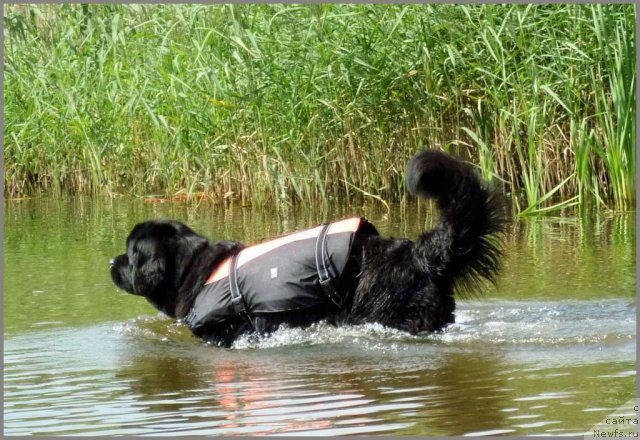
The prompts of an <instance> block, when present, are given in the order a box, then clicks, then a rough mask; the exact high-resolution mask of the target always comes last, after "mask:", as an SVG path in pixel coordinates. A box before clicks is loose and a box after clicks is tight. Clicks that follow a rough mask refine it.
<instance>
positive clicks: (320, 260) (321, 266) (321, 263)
mask: <svg viewBox="0 0 640 440" xmlns="http://www.w3.org/2000/svg"><path fill="white" fill-rule="evenodd" d="M329 226H331V225H330V224H329V223H325V224H324V225H323V226H322V230H321V231H320V234H319V235H318V239H317V240H316V269H317V271H318V278H319V282H320V287H321V288H322V291H323V292H324V294H325V295H326V296H327V297H328V298H329V299H330V300H331V302H332V303H334V304H335V305H336V306H337V307H338V308H342V305H343V304H342V303H343V299H342V298H341V297H340V295H338V293H337V291H336V290H337V289H336V286H335V284H334V283H333V279H332V278H331V273H330V272H329V267H332V262H331V260H330V259H329V258H328V255H326V254H327V233H328V232H329ZM325 255H326V256H327V258H325Z"/></svg>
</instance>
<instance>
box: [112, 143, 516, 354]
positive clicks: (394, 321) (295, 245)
mask: <svg viewBox="0 0 640 440" xmlns="http://www.w3.org/2000/svg"><path fill="white" fill-rule="evenodd" d="M406 179H407V186H408V189H409V191H410V192H412V193H413V194H416V195H418V196H422V197H424V198H432V199H434V200H435V202H436V203H437V206H438V208H439V211H440V221H439V223H438V225H437V226H436V227H434V228H432V229H430V230H428V231H426V232H424V233H422V234H421V235H420V236H419V237H418V238H417V239H416V240H415V241H411V240H408V239H402V238H385V237H381V236H380V235H378V232H377V231H376V229H375V227H374V226H373V225H372V224H370V223H368V222H367V221H366V220H365V219H364V218H351V219H346V220H341V221H337V222H334V223H331V224H326V225H320V226H317V227H315V228H312V229H308V230H304V231H299V232H296V233H292V234H289V235H284V236H282V237H278V238H276V239H274V240H271V241H267V242H264V243H261V244H258V245H255V246H250V247H247V246H245V245H244V244H242V243H240V242H237V241H226V240H225V241H218V242H211V241H209V240H208V239H207V238H205V237H203V236H201V235H199V234H197V233H196V232H194V231H193V230H191V229H190V228H189V227H187V226H186V225H184V224H182V223H180V222H177V221H173V220H150V221H146V222H143V223H139V224H138V225H136V226H135V227H134V228H133V230H132V231H131V233H130V234H129V237H128V238H127V252H126V253H125V254H122V255H120V256H118V257H116V258H114V259H112V260H111V278H112V280H113V282H114V283H115V285H116V286H117V287H119V288H120V289H123V290H125V291H127V292H129V293H131V294H133V295H139V296H143V297H145V298H146V299H147V300H148V301H149V302H150V303H151V304H153V305H154V306H155V307H156V308H157V309H158V310H160V311H162V312H163V313H165V314H166V315H168V316H171V317H173V318H176V319H178V320H180V321H182V322H184V323H185V324H186V325H187V326H188V327H189V328H190V330H191V331H192V332H193V333H194V334H195V335H197V336H199V337H201V338H202V339H204V340H205V341H207V342H209V343H212V344H216V345H220V346H225V347H228V346H230V345H231V344H233V342H234V341H235V340H236V339H237V338H238V337H239V336H241V335H243V334H250V333H254V334H258V335H260V334H268V333H270V332H273V331H274V330H276V329H277V328H278V326H280V325H281V324H286V325H289V326H306V325H310V324H312V323H314V322H317V321H321V320H324V321H327V322H329V323H333V324H336V325H339V324H362V323H380V324H383V325H385V326H388V327H393V328H396V329H400V330H403V331H406V332H409V333H411V334H417V333H420V332H425V331H427V332H432V331H437V330H440V329H442V328H444V327H445V326H447V325H448V324H450V323H453V322H454V311H455V300H454V291H457V292H460V291H466V292H468V291H472V292H473V291H475V290H476V289H477V288H478V287H479V283H478V282H480V281H481V280H482V279H484V280H488V281H491V282H494V281H495V277H496V274H497V272H498V271H499V269H500V260H501V257H502V249H501V237H502V232H503V228H504V218H503V211H502V206H501V203H500V202H499V200H500V199H499V197H498V195H497V194H496V192H495V191H494V190H492V189H491V188H489V186H488V185H487V184H486V183H485V182H484V181H482V179H481V178H480V177H479V176H478V174H477V173H476V172H475V170H474V169H473V168H472V166H471V165H469V164H467V163H465V162H462V161H461V160H459V159H456V158H454V157H452V156H449V155H447V154H445V153H442V152H439V151H435V150H425V151H423V152H422V153H420V154H418V155H416V156H414V157H413V158H412V159H411V160H410V161H409V163H408V166H407V175H406Z"/></svg>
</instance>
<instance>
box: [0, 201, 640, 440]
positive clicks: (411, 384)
mask: <svg viewBox="0 0 640 440" xmlns="http://www.w3.org/2000/svg"><path fill="white" fill-rule="evenodd" d="M359 214H364V215H365V216H366V217H367V218H368V219H369V220H370V221H372V222H373V223H374V224H375V225H376V226H377V227H378V229H379V231H380V232H381V233H383V234H385V235H393V236H406V237H409V238H414V237H415V236H416V235H417V234H418V232H419V231H421V230H423V229H424V228H426V227H428V226H429V224H430V222H431V214H432V213H431V212H430V211H429V209H428V205H427V204H422V203H421V204H417V205H411V204H409V205H397V206H392V209H391V211H390V212H389V213H386V211H385V210H380V209H379V207H377V206H363V207H351V208H348V209H344V208H343V209H331V210H329V211H328V212H324V213H322V212H314V211H300V210H290V209H289V210H288V209H286V208H280V209H271V210H258V209H255V208H254V209H252V208H242V207H227V208H224V207H222V206H217V207H216V206H208V205H200V206H194V205H184V204H177V203H174V204H171V203H166V204H145V203H143V202H142V201H141V200H126V199H114V200H101V199H85V198H70V199H49V198H34V199H26V200H16V201H7V202H5V219H4V221H5V227H4V433H5V434H7V435H30V434H34V435H120V434H126V435H170V436H176V435H197V434H207V435H214V434H221V435H251V434H299V435H312V434H313V435H328V436H336V435H345V434H367V435H375V434H385V435H429V436H440V435H483V434H494V435H495V434H508V435H521V434H551V435H560V434H581V433H589V432H590V430H591V431H592V429H593V426H594V425H596V424H597V423H599V422H600V421H602V420H603V419H604V418H605V417H607V415H609V414H610V413H612V412H614V411H615V410H616V409H617V408H619V407H620V406H621V405H623V404H625V403H626V402H628V401H629V400H630V399H632V398H634V397H635V395H636V275H635V269H636V266H635V241H636V233H635V214H634V213H626V214H624V213H622V214H605V213H592V214H589V215H582V216H581V215H579V214H577V213H575V216H571V215H565V216H563V217H544V218H539V219H534V220H528V221H519V222H514V223H513V224H511V225H510V227H509V234H508V237H507V259H506V264H505V270H504V273H503V274H502V276H501V277H500V281H499V284H498V286H497V287H490V288H488V290H487V292H486V293H485V294H484V295H483V296H482V297H481V298H474V299H473V300H459V301H458V311H457V313H456V320H457V322H456V323H455V324H454V325H452V326H450V327H449V328H448V329H447V330H446V331H444V332H443V333H441V334H435V335H429V336H419V337H414V336H410V335H407V334H404V333H401V332H398V331H395V330H390V329H386V328H383V327H380V326H376V325H369V326H360V327H343V328H333V327H330V326H327V325H323V324H318V325H315V326H313V327H312V328H309V329H305V330H300V329H282V330H279V331H278V332H276V333H275V334H274V335H272V336H270V337H268V338H265V339H263V340H260V341H253V340H240V341H239V342H238V343H236V345H235V346H234V347H233V348H232V349H222V348H217V347H212V346H208V345H206V344H203V343H201V342H200V341H199V340H197V339H195V338H194V337H192V336H191V335H190V333H189V332H188V331H187V330H186V329H185V328H184V327H183V326H181V325H179V324H176V323H174V322H173V321H172V320H170V319H168V318H166V317H164V316H161V315H159V314H158V313H157V312H156V311H155V310H154V309H153V308H152V307H151V306H150V305H148V304H147V303H146V302H145V301H144V300H142V299H141V298H137V297H134V296H131V295H127V294H125V293H122V292H120V291H118V290H116V288H115V287H114V286H113V285H112V284H111V281H110V279H109V270H108V269H109V264H108V262H109V259H110V258H111V257H113V256H115V255H117V254H119V253H121V252H122V251H123V250H124V241H125V238H126V235H127V233H128V231H129V230H130V228H131V227H132V226H133V225H134V224H135V223H137V222H138V221H141V220H145V219H148V218H154V217H171V218H176V219H178V220H182V221H185V222H187V223H188V224H190V225H191V226H192V227H193V228H194V229H196V230H197V231H199V232H201V233H203V234H204V235H207V236H208V237H211V238H214V239H221V238H230V239H237V240H243V241H245V242H248V243H251V242H256V241H259V240H261V239H263V238H268V237H273V236H275V235H278V234H281V233H284V232H289V231H292V230H295V229H298V228H304V227H308V226H312V225H315V224H317V223H320V222H323V221H326V220H331V219H338V218H341V217H346V216H349V215H359Z"/></svg>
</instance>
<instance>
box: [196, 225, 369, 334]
mask: <svg viewBox="0 0 640 440" xmlns="http://www.w3.org/2000/svg"><path fill="white" fill-rule="evenodd" d="M359 230H362V231H363V232H364V233H368V234H372V235H377V234H378V232H377V231H376V229H375V227H374V226H373V225H372V224H371V223H369V222H368V221H367V220H366V219H364V218H350V219H346V220H342V221H338V222H335V223H330V224H324V225H320V226H317V227H315V228H312V229H307V230H304V231H300V232H296V233H292V234H289V235H285V236H282V237H279V238H276V239H274V240H271V241H267V242H264V243H261V244H258V245H255V246H251V247H248V248H244V249H243V250H241V251H240V252H239V253H238V254H236V255H234V256H233V257H230V258H228V259H226V260H225V261H223V262H222V263H221V264H220V265H218V266H217V267H216V269H215V270H214V271H213V272H212V273H211V275H210V276H209V278H208V279H207V281H206V283H205V285H204V288H203V289H202V291H201V292H200V293H199V294H198V296H197V297H196V299H195V301H194V305H193V307H192V308H191V310H190V312H189V313H188V314H187V316H186V317H185V319H184V322H185V323H186V324H187V325H188V326H189V328H190V329H191V330H193V331H194V333H196V334H197V333H198V332H199V330H204V329H206V327H208V326H210V325H212V324H217V323H221V322H223V321H226V320H228V319H231V318H235V317H237V316H238V315H240V316H243V317H244V318H245V319H247V321H248V322H249V323H250V324H251V326H252V327H253V324H252V320H251V315H260V314H267V313H278V312H288V311H296V310H305V309H310V308H312V307H316V306H319V305H323V304H327V302H328V301H331V302H333V303H334V304H335V305H336V306H337V307H341V306H342V304H343V302H344V300H345V298H343V297H342V296H341V295H340V293H338V292H336V290H335V287H334V281H335V280H337V279H338V278H339V277H340V275H341V274H342V272H343V270H344V268H345V266H346V264H347V261H348V259H349V255H350V253H351V247H352V245H353V241H354V238H355V234H356V232H358V231H359Z"/></svg>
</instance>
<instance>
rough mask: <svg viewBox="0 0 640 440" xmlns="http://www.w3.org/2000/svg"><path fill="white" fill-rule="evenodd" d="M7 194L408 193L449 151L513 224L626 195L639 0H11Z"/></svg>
mask: <svg viewBox="0 0 640 440" xmlns="http://www.w3.org/2000/svg"><path fill="white" fill-rule="evenodd" d="M4 13H5V14H4V24H5V31H4V32H5V43H4V44H5V48H4V49H5V60H4V67H5V89H4V104H5V129H4V145H5V147H4V158H5V176H4V179H5V194H6V195H8V196H19V195H24V194H30V193H32V192H34V191H36V190H38V189H40V188H44V189H54V190H56V191H74V192H85V193H86V192H108V193H111V194H119V193H133V194H138V195H142V194H146V195H149V194H157V195H160V196H169V195H176V194H178V195H180V194H183V195H184V194H186V195H190V196H195V195H198V196H200V195H202V194H204V195H206V196H207V197H209V198H212V199H214V200H239V201H241V202H242V203H247V204H248V203H258V204H269V203H276V204H292V203H306V204H310V203H322V204H327V203H328V201H329V200H330V199H331V198H332V197H344V198H345V199H346V200H347V201H350V200H351V198H358V199H360V198H372V199H377V200H379V201H380V202H381V203H384V202H385V200H394V199H401V198H403V197H404V194H405V190H404V177H403V175H404V167H405V164H406V161H407V159H408V158H409V157H410V156H411V155H412V154H414V153H415V152H417V151H418V150H420V149H421V148H425V147H440V148H443V149H445V150H447V151H451V152H454V153H457V154H460V155H461V156H463V157H465V158H467V159H468V160H470V161H473V162H474V163H477V164H478V165H479V169H480V171H481V172H482V174H483V175H484V176H485V177H486V178H489V179H493V180H496V181H498V182H502V184H503V185H504V189H505V191H506V192H509V193H511V194H513V195H514V200H516V201H517V205H518V207H519V212H520V213H522V214H523V215H526V214H535V213H540V212H547V211H549V210H552V209H561V208H563V207H565V206H568V205H569V204H572V203H575V201H576V200H577V199H579V200H580V201H581V202H582V203H583V204H584V203H589V202H590V201H595V202H596V203H598V204H603V205H606V206H611V207H616V208H618V209H624V208H625V207H628V206H632V205H633V203H634V201H635V192H634V184H635V180H634V179H635V148H634V146H635V99H636V98H635V67H636V66H635V46H634V41H635V32H636V30H635V6H634V5H629V4H627V5H624V4H623V5H597V6H596V5H468V6H454V5H336V4H317V5H240V4H239V5H107V4H105V5H98V4H95V5H67V4H64V5H8V6H5V7H4Z"/></svg>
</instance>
